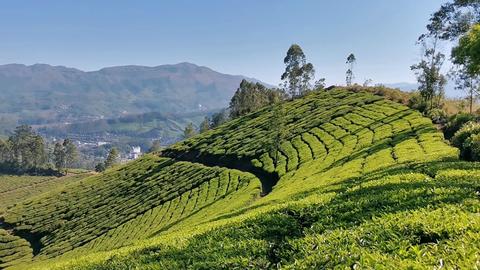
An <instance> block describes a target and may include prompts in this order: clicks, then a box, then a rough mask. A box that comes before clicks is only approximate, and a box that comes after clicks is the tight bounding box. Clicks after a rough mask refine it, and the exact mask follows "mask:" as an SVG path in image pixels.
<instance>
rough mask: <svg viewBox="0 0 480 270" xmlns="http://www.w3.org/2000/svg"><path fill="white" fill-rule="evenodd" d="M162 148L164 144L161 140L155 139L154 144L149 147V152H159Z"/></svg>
mask: <svg viewBox="0 0 480 270" xmlns="http://www.w3.org/2000/svg"><path fill="white" fill-rule="evenodd" d="M160 150H162V145H161V144H160V141H159V140H154V141H153V142H152V145H151V146H150V148H149V149H148V152H149V153H154V152H159V151H160Z"/></svg>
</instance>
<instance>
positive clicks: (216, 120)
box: [211, 109, 229, 128]
mask: <svg viewBox="0 0 480 270" xmlns="http://www.w3.org/2000/svg"><path fill="white" fill-rule="evenodd" d="M228 115H229V113H228V111H227V110H226V109H222V110H220V111H219V112H217V113H214V114H213V115H212V121H211V128H216V127H218V126H220V125H221V124H223V123H225V122H227V121H228Z"/></svg>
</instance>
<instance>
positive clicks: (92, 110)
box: [0, 63, 257, 133]
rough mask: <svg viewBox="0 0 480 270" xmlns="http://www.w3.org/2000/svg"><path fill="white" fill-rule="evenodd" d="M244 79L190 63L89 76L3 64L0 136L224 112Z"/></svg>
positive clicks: (114, 69) (111, 69)
mask: <svg viewBox="0 0 480 270" xmlns="http://www.w3.org/2000/svg"><path fill="white" fill-rule="evenodd" d="M245 78H246V77H243V76H234V75H228V74H222V73H219V72H216V71H214V70H212V69H209V68H207V67H202V66H197V65H194V64H190V63H180V64H176V65H161V66H156V67H145V66H118V67H109V68H103V69H101V70H98V71H90V72H84V71H81V70H78V69H74V68H67V67H63V66H50V65H46V64H35V65H31V66H25V65H21V64H9V65H1V66H0V91H1V93H2V99H1V100H0V127H1V129H2V130H0V133H2V132H5V131H4V130H9V129H11V128H12V127H14V126H15V125H17V124H18V123H26V124H30V125H36V124H48V123H65V122H69V123H72V122H84V121H91V120H97V119H100V118H118V117H120V116H123V115H125V114H142V113H148V112H158V113H186V112H199V111H207V110H214V109H219V108H224V107H225V106H227V105H228V102H229V100H230V98H231V97H232V96H233V93H234V92H235V90H236V89H237V87H238V85H239V84H240V81H241V80H242V79H245ZM246 79H248V80H251V81H257V80H255V79H249V78H246Z"/></svg>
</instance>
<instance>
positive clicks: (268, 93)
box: [229, 80, 283, 119]
mask: <svg viewBox="0 0 480 270" xmlns="http://www.w3.org/2000/svg"><path fill="white" fill-rule="evenodd" d="M282 98H283V97H282V94H281V92H280V91H277V90H274V89H268V88H266V87H265V86H264V85H262V84H260V83H252V82H248V81H246V80H242V82H241V83H240V87H239V88H238V89H237V91H235V94H234V95H233V97H232V99H231V100H230V106H229V109H230V118H232V119H234V118H237V117H239V116H242V115H246V114H248V113H251V112H254V111H256V110H258V109H260V108H262V107H264V106H267V105H270V104H273V103H275V102H277V101H279V100H281V99H282Z"/></svg>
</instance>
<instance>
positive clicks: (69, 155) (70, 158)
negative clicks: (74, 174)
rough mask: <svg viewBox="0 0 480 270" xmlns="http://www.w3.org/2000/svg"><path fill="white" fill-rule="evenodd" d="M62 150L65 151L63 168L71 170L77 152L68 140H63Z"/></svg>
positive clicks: (76, 157) (75, 160) (76, 159)
mask: <svg viewBox="0 0 480 270" xmlns="http://www.w3.org/2000/svg"><path fill="white" fill-rule="evenodd" d="M63 149H64V151H65V168H72V167H73V166H75V163H76V162H77V161H78V150H77V147H76V146H75V144H74V143H73V141H72V140H70V139H65V140H63Z"/></svg>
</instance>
